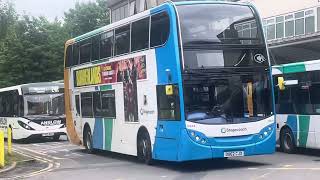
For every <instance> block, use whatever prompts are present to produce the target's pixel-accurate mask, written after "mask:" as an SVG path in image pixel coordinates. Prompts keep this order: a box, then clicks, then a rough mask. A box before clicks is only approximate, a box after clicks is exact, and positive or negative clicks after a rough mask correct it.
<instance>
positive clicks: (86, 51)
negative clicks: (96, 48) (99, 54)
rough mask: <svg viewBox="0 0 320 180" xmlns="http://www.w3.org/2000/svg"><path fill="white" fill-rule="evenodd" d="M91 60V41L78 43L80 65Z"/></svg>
mask: <svg viewBox="0 0 320 180" xmlns="http://www.w3.org/2000/svg"><path fill="white" fill-rule="evenodd" d="M90 59H91V39H87V40H84V41H81V43H80V64H83V63H86V62H90Z"/></svg>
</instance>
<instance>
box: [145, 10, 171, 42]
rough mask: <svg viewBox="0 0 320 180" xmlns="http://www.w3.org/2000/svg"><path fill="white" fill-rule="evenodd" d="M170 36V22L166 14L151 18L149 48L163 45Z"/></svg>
mask: <svg viewBox="0 0 320 180" xmlns="http://www.w3.org/2000/svg"><path fill="white" fill-rule="evenodd" d="M169 34H170V20H169V16H168V14H167V13H166V12H162V13H159V14H156V15H153V16H152V17H151V36H150V38H151V39H150V47H155V46H161V45H163V44H164V43H165V42H166V41H167V40H168V37H169Z"/></svg>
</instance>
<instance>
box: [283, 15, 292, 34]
mask: <svg viewBox="0 0 320 180" xmlns="http://www.w3.org/2000/svg"><path fill="white" fill-rule="evenodd" d="M293 35H294V20H293V15H287V16H285V36H286V37H291V36H293Z"/></svg>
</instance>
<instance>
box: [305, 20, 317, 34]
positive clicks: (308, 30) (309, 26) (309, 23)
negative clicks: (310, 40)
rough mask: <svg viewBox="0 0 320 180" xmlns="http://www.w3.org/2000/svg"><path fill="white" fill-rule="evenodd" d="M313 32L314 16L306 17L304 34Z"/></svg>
mask: <svg viewBox="0 0 320 180" xmlns="http://www.w3.org/2000/svg"><path fill="white" fill-rule="evenodd" d="M313 32H315V19H314V16H309V17H306V34H307V33H313Z"/></svg>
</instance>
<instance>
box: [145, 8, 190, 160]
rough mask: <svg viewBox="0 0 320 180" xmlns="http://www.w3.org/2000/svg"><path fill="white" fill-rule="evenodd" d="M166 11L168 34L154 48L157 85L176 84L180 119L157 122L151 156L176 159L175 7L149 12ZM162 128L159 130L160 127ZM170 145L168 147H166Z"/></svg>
mask: <svg viewBox="0 0 320 180" xmlns="http://www.w3.org/2000/svg"><path fill="white" fill-rule="evenodd" d="M163 11H166V12H167V13H168V14H169V17H170V35H169V38H168V41H167V42H166V44H165V45H164V46H162V47H159V48H156V49H155V53H156V62H157V73H158V83H157V84H158V85H164V84H178V86H179V95H180V104H181V111H180V113H181V119H182V120H181V121H180V120H179V121H172V120H161V121H158V122H157V132H156V138H155V143H154V148H153V157H154V158H155V159H161V160H168V161H173V160H174V161H176V160H178V159H177V156H178V150H179V142H180V141H179V139H180V134H181V133H180V132H181V127H182V125H184V124H185V123H184V121H183V119H184V107H183V104H184V101H183V94H182V93H183V89H182V76H181V63H180V52H179V48H178V45H179V41H178V39H179V38H178V34H177V32H178V30H177V18H176V14H175V9H174V7H173V6H172V5H171V4H163V5H161V6H159V7H157V8H154V9H152V10H151V14H152V15H154V14H157V13H159V12H163ZM167 69H169V70H170V72H171V76H172V80H171V81H170V82H169V81H168V76H167V71H166V70H167ZM161 128H162V130H159V129H161ZM168 147H170V148H168Z"/></svg>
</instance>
